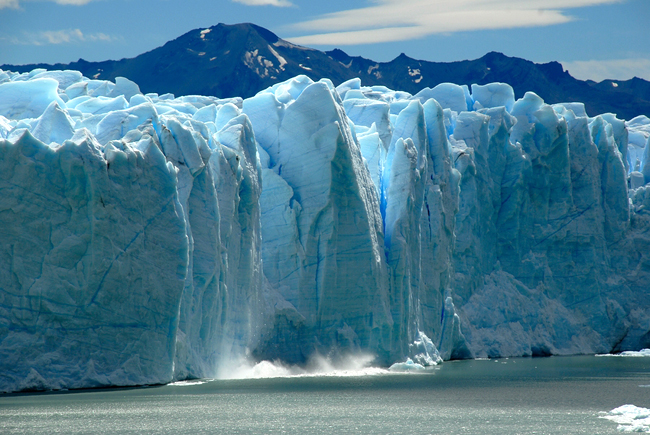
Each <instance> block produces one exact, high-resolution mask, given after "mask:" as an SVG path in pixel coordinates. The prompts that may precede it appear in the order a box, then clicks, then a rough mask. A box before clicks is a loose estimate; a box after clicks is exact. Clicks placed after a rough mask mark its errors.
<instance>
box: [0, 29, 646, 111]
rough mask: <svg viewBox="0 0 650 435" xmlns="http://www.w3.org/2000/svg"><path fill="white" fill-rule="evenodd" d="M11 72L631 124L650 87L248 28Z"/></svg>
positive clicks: (166, 89)
mask: <svg viewBox="0 0 650 435" xmlns="http://www.w3.org/2000/svg"><path fill="white" fill-rule="evenodd" d="M0 68H1V69H4V70H11V71H17V72H26V71H31V70H32V69H34V68H45V69H74V70H78V71H81V72H82V73H83V74H84V75H85V76H86V77H90V78H94V79H100V80H114V79H115V77H118V76H122V77H126V78H128V79H130V80H133V81H135V82H136V83H138V84H139V86H140V89H141V90H142V91H143V92H145V93H149V92H156V93H159V94H164V93H173V94H175V95H192V94H200V95H211V96H217V97H222V98H225V97H234V96H240V97H243V98H247V97H250V96H253V95H255V94H256V93H257V92H259V91H260V90H262V89H265V88H267V87H269V86H271V85H273V84H275V83H278V82H281V81H284V80H287V79H289V78H291V77H294V76H296V75H299V74H305V75H307V76H309V77H310V78H311V79H313V80H319V79H321V78H329V79H330V80H332V82H334V84H335V85H338V84H340V83H342V82H344V81H346V80H349V79H351V78H354V77H359V78H360V79H361V82H362V84H364V85H368V86H370V85H383V86H387V87H389V88H391V89H399V90H404V91H407V92H410V93H412V94H415V93H417V92H418V91H420V90H421V89H423V88H425V87H430V88H433V87H435V86H436V85H438V84H440V83H444V82H451V83H456V84H460V85H463V84H465V85H468V86H470V85H471V84H473V83H476V84H486V83H491V82H505V83H509V84H510V85H511V86H512V87H513V88H514V91H515V96H516V97H517V98H520V97H522V96H523V95H524V94H525V93H526V92H527V91H533V92H535V93H536V94H538V95H539V96H540V97H542V98H543V99H544V101H546V102H547V103H549V104H553V103H560V102H570V101H580V102H583V103H584V104H585V108H586V110H587V113H588V114H589V115H591V116H595V115H596V114H599V113H606V112H612V113H616V114H617V116H618V117H620V118H624V119H632V118H634V117H635V116H638V115H647V116H650V82H648V81H646V80H642V79H639V78H636V77H635V78H633V79H631V80H626V81H618V80H605V81H602V82H600V83H596V82H593V81H590V80H587V81H583V80H578V79H576V78H574V77H572V76H571V75H570V74H569V73H568V72H567V71H564V69H563V68H562V65H561V64H560V63H559V62H549V63H543V64H536V63H533V62H531V61H528V60H524V59H520V58H516V57H509V56H506V55H504V54H501V53H497V52H491V53H488V54H486V55H485V56H483V57H481V58H479V59H475V60H464V61H459V62H429V61H425V60H417V59H413V58H410V57H408V56H406V55H405V54H403V53H402V54H400V55H399V56H398V57H396V58H395V59H393V60H392V61H390V62H375V61H373V60H370V59H366V58H363V57H358V56H349V55H348V54H346V53H345V52H344V51H342V50H340V49H334V50H332V51H326V52H323V51H320V50H315V49H312V48H307V47H302V46H298V45H295V44H292V43H290V42H288V41H285V40H283V39H281V38H279V37H278V36H277V35H275V34H274V33H272V32H271V31H269V30H267V29H264V28H262V27H260V26H257V25H255V24H250V23H243V24H235V25H226V24H218V25H216V26H213V27H210V28H208V29H195V30H192V31H190V32H187V33H186V34H184V35H182V36H180V37H179V38H176V39H174V40H172V41H169V42H167V43H166V44H165V45H163V46H162V47H158V48H156V49H154V50H152V51H149V52H147V53H144V54H141V55H139V56H137V57H134V58H130V59H121V60H107V61H102V62H88V61H85V60H83V59H79V60H78V61H76V62H72V63H69V64H55V65H49V64H32V65H2V66H0Z"/></svg>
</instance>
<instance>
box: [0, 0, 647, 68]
mask: <svg viewBox="0 0 650 435" xmlns="http://www.w3.org/2000/svg"><path fill="white" fill-rule="evenodd" d="M241 22H251V23H255V24H257V25H260V26H262V27H265V28H267V29H269V30H271V31H272V32H274V33H276V34H277V35H278V36H279V37H281V38H283V39H286V40H289V41H291V42H294V43H297V44H300V45H305V46H308V47H313V48H317V49H320V50H331V49H333V48H341V49H342V50H344V51H345V52H347V53H348V54H350V55H353V56H363V57H366V58H369V59H373V60H375V61H380V62H385V61H390V60H392V59H394V58H395V57H397V56H398V55H399V54H400V53H405V54H406V55H408V56H410V57H412V58H415V59H422V60H429V61H436V62H450V61H458V60H465V59H476V58H479V57H481V56H483V55H484V54H486V53H487V52H490V51H499V52H502V53H504V54H506V55H508V56H515V57H521V58H524V59H528V60H532V61H534V62H537V63H542V62H550V61H559V62H561V63H562V64H563V66H564V68H565V69H567V70H568V71H569V72H570V73H571V74H572V75H573V76H574V77H576V78H579V79H583V80H584V79H592V80H596V81H600V80H603V79H617V80H627V79H630V78H632V77H634V76H637V77H641V78H644V79H646V80H650V0H327V1H324V2H321V1H317V2H315V1H303V0H0V64H15V65H22V64H29V63H57V62H60V63H68V62H71V61H75V60H78V59H80V58H83V59H85V60H88V61H102V60H108V59H122V58H130V57H135V56H137V55H138V54H141V53H144V52H146V51H149V50H152V49H154V48H156V47H159V46H161V45H163V44H164V43H165V42H167V41H169V40H172V39H175V38H177V37H179V36H181V35H182V34H184V33H186V32H188V31H190V30H193V29H198V28H206V27H210V26H213V25H216V24H218V23H226V24H235V23H241Z"/></svg>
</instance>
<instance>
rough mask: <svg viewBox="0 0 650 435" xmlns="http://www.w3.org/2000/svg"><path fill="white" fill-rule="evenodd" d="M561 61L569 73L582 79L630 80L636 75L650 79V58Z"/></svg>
mask: <svg viewBox="0 0 650 435" xmlns="http://www.w3.org/2000/svg"><path fill="white" fill-rule="evenodd" d="M561 63H562V66H563V67H564V69H566V70H567V71H569V74H571V75H572V76H573V77H575V78H577V79H580V80H593V81H596V82H600V81H603V80H606V79H612V80H629V79H631V78H633V77H635V76H636V77H639V78H642V79H645V80H650V59H644V58H633V59H609V60H576V61H571V62H561Z"/></svg>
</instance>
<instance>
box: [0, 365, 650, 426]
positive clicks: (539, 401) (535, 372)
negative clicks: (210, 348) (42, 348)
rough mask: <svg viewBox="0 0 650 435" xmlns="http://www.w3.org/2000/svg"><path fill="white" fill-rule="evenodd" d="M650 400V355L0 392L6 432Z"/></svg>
mask: <svg viewBox="0 0 650 435" xmlns="http://www.w3.org/2000/svg"><path fill="white" fill-rule="evenodd" d="M625 404H633V405H636V406H638V407H644V408H650V358H617V357H593V356H585V357H553V358H534V359H533V358H516V359H499V360H484V361H458V362H446V363H444V364H442V365H440V366H438V367H436V368H435V369H432V370H427V371H426V372H425V373H419V374H413V373H411V374H389V373H385V374H379V375H366V376H322V375H321V376H310V377H289V378H287V377H285V378H273V379H238V380H212V381H206V382H203V383H200V382H194V383H181V385H167V386H161V387H148V388H133V389H106V390H94V391H90V390H89V391H78V392H61V393H38V394H13V395H0V433H2V434H13V433H29V434H52V433H62V434H82V433H83V434H86V433H87V434H108V433H110V434H113V433H169V434H201V433H224V434H258V433H300V434H303V433H328V434H349V433H376V434H427V433H432V434H436V433H440V434H613V433H618V431H617V424H616V423H614V422H612V421H609V420H606V419H604V418H601V417H602V416H603V415H604V413H605V412H609V411H611V410H612V409H614V408H617V407H619V406H621V405H625Z"/></svg>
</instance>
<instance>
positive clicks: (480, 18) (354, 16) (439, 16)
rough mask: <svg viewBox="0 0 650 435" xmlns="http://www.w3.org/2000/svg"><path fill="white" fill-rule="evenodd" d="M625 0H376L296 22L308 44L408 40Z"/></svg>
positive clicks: (557, 19) (522, 23)
mask: <svg viewBox="0 0 650 435" xmlns="http://www.w3.org/2000/svg"><path fill="white" fill-rule="evenodd" d="M620 1H625V0H455V1H450V0H374V1H373V2H372V5H371V6H368V7H364V8H358V9H349V10H344V11H340V12H334V13H331V14H325V15H321V16H320V17H317V18H315V19H313V20H309V21H305V22H302V23H298V24H295V25H293V26H291V28H292V29H293V30H298V31H307V32H309V33H308V34H307V35H305V36H299V37H295V38H288V39H289V40H290V41H291V42H295V43H297V44H303V45H310V44H312V45H319V44H321V45H353V44H371V43H376V42H388V41H404V40H408V39H414V38H419V37H423V36H427V35H432V34H436V33H453V32H460V31H471V30H487V29H506V28H515V27H533V26H548V25H553V24H562V23H566V22H569V21H571V20H573V18H572V17H571V16H570V15H566V14H565V12H564V11H565V10H567V9H573V8H581V7H585V6H594V5H597V4H604V3H617V2H620Z"/></svg>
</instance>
